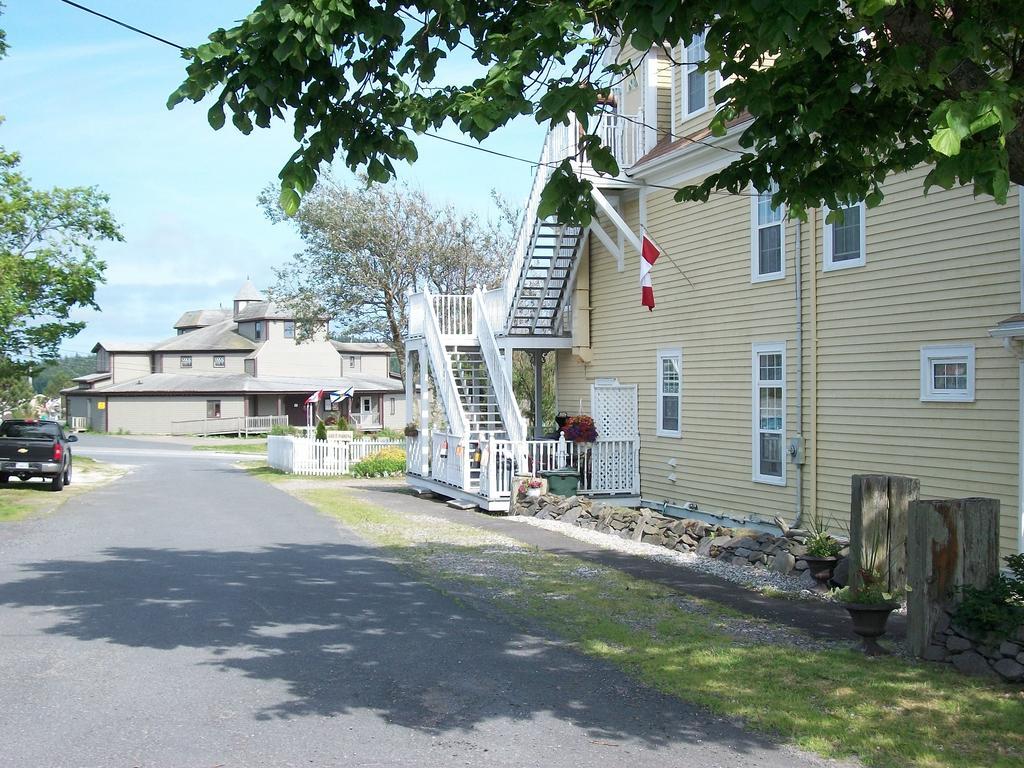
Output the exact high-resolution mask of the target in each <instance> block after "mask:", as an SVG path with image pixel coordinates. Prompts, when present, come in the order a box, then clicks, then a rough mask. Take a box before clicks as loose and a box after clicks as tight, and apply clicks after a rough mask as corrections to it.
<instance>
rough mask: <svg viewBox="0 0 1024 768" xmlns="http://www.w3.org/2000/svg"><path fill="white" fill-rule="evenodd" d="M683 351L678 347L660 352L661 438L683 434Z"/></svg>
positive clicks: (659, 411)
mask: <svg viewBox="0 0 1024 768" xmlns="http://www.w3.org/2000/svg"><path fill="white" fill-rule="evenodd" d="M682 405H683V351H682V350H681V349H679V348H678V347H674V348H662V349H659V350H658V423H657V428H656V429H655V433H656V434H657V435H658V436H659V437H680V436H681V435H682V434H683V425H682Z"/></svg>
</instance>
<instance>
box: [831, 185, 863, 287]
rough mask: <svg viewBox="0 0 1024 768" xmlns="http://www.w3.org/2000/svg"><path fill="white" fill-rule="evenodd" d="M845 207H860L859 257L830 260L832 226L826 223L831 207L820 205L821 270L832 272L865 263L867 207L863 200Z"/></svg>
mask: <svg viewBox="0 0 1024 768" xmlns="http://www.w3.org/2000/svg"><path fill="white" fill-rule="evenodd" d="M846 207H848V208H854V207H859V208H860V258H859V259H848V260H846V261H832V226H831V225H830V224H829V223H828V214H829V212H830V210H831V209H830V208H829V207H828V206H822V209H821V212H822V216H821V226H822V244H823V248H822V254H821V258H822V264H821V269H822V271H823V272H833V271H835V270H839V269H851V268H853V267H863V266H864V265H865V264H867V252H868V241H867V218H868V217H867V207H866V206H865V205H864V203H863V202H860V203H857V205H856V206H853V205H850V206H846Z"/></svg>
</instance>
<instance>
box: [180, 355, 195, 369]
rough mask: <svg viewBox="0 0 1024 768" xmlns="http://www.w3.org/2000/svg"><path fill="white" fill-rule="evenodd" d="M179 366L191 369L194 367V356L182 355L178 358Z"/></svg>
mask: <svg viewBox="0 0 1024 768" xmlns="http://www.w3.org/2000/svg"><path fill="white" fill-rule="evenodd" d="M178 366H179V367H180V368H191V367H192V355H181V356H180V357H179V358H178Z"/></svg>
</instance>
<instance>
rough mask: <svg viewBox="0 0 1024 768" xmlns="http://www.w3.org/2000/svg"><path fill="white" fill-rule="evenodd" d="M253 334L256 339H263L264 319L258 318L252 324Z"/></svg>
mask: <svg viewBox="0 0 1024 768" xmlns="http://www.w3.org/2000/svg"><path fill="white" fill-rule="evenodd" d="M252 335H253V339H255V340H256V341H262V340H263V321H262V320H257V321H256V322H255V323H253V324H252Z"/></svg>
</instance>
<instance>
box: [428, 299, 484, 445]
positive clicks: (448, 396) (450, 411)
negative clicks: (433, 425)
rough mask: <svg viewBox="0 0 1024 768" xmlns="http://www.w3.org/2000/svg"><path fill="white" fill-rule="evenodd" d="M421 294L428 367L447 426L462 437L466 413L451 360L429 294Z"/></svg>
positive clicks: (464, 429) (465, 428)
mask: <svg viewBox="0 0 1024 768" xmlns="http://www.w3.org/2000/svg"><path fill="white" fill-rule="evenodd" d="M423 293H424V295H425V297H426V301H425V302H424V306H425V308H426V311H425V312H424V316H423V320H424V334H423V339H424V341H426V343H427V354H428V357H429V358H430V367H431V368H432V369H433V371H434V384H435V385H436V386H437V392H438V395H439V396H440V398H441V403H442V404H443V405H444V412H445V415H446V416H447V417H448V426H449V427H450V428H451V430H452V431H453V432H455V433H456V434H458V435H464V434H466V430H467V427H466V412H465V411H464V410H463V409H462V401H461V400H460V399H459V390H458V387H457V386H456V385H455V374H453V373H452V366H451V360H450V359H449V357H448V353H447V352H446V351H445V348H444V344H443V343H442V341H441V328H440V325H439V324H438V320H437V313H436V312H435V311H434V304H433V302H432V301H431V296H430V293H429V292H428V291H427V290H426V289H424V291H423ZM471 316H472V313H471ZM471 322H472V320H471Z"/></svg>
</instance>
